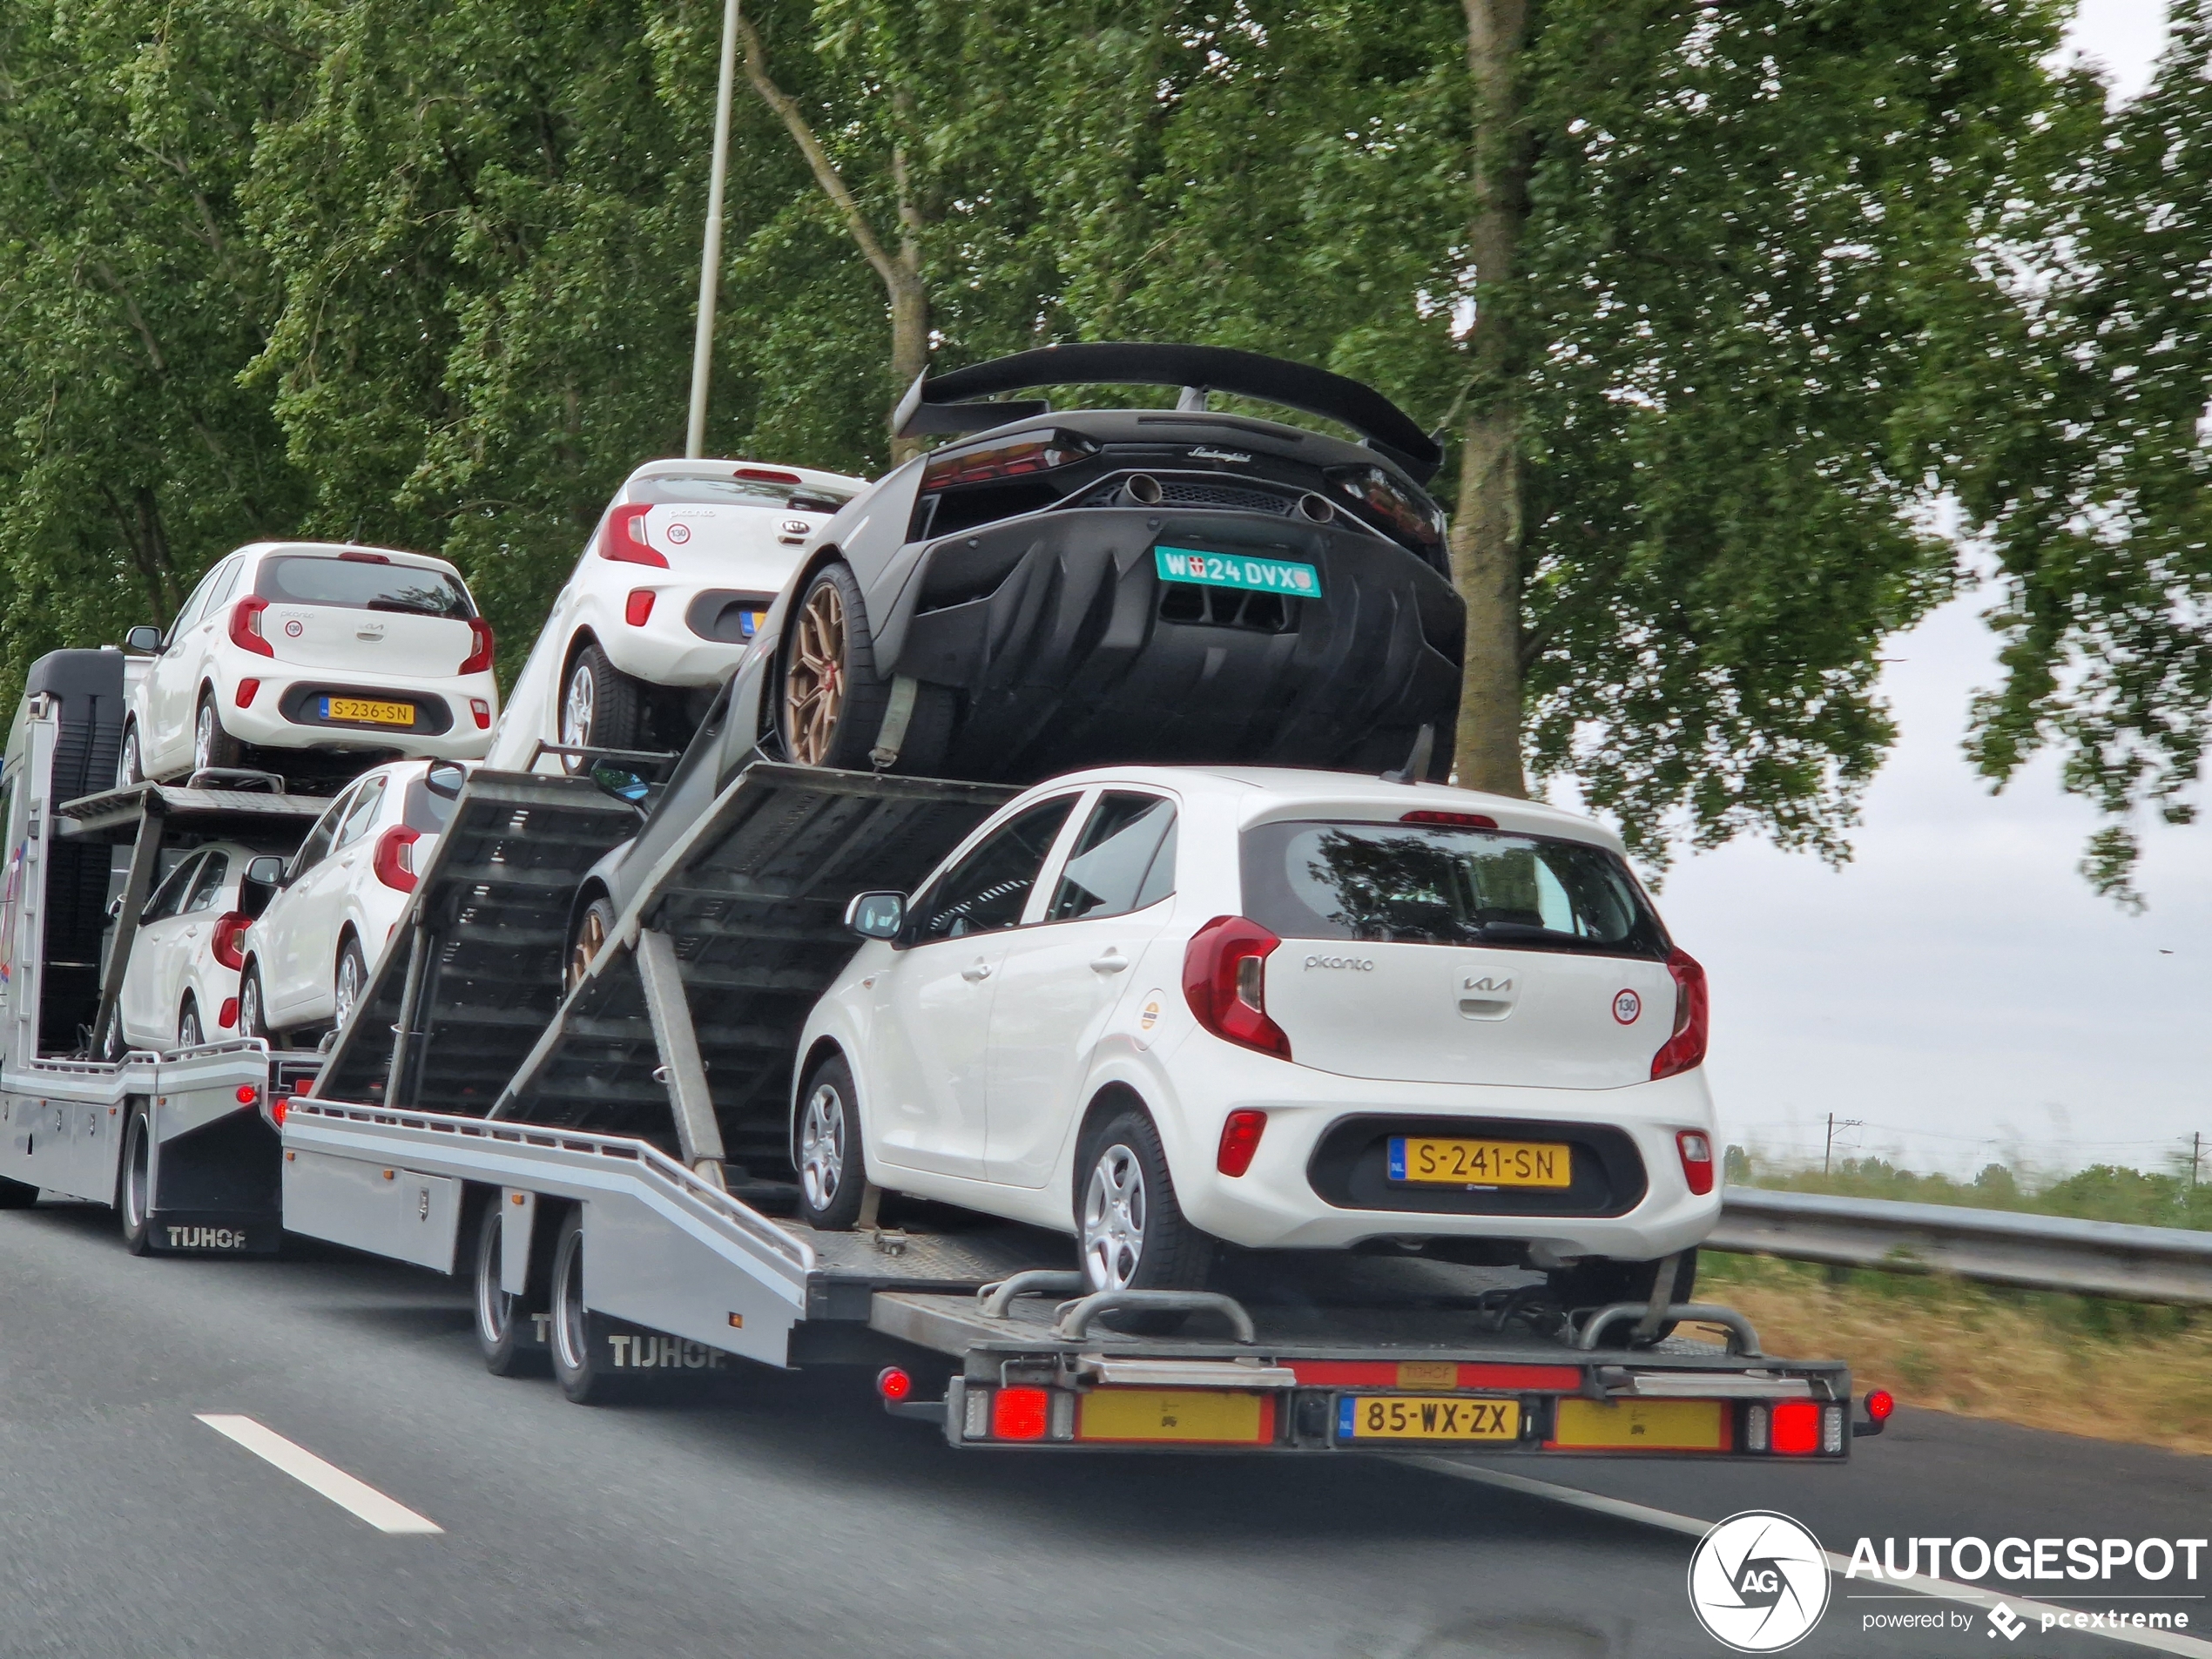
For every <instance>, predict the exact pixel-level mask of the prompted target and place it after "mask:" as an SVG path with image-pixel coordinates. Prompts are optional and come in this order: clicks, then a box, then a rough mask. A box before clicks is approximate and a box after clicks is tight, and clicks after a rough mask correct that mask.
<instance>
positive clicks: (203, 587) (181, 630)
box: [167, 565, 222, 645]
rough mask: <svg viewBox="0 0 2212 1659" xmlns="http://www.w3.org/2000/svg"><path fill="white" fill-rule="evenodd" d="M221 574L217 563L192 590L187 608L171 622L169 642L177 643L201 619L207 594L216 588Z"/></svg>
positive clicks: (180, 611)
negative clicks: (217, 579) (217, 578)
mask: <svg viewBox="0 0 2212 1659" xmlns="http://www.w3.org/2000/svg"><path fill="white" fill-rule="evenodd" d="M221 574H222V566H220V565H217V566H216V567H215V569H213V570H210V571H209V572H208V573H207V574H206V576H204V577H201V578H200V580H199V586H198V587H196V588H194V589H193V590H192V597H190V598H189V599H187V600H185V608H184V609H183V610H179V612H178V613H177V620H176V621H175V622H174V623H172V624H170V628H169V638H168V641H167V643H168V644H172V645H173V644H176V643H177V642H178V641H179V640H180V639H182V638H183V637H185V632H186V631H188V630H189V629H190V628H191V627H192V624H194V623H196V622H198V621H199V616H200V612H201V611H203V610H206V607H207V596H208V595H209V594H210V593H212V591H213V590H214V587H215V578H216V577H219V576H220V575H221Z"/></svg>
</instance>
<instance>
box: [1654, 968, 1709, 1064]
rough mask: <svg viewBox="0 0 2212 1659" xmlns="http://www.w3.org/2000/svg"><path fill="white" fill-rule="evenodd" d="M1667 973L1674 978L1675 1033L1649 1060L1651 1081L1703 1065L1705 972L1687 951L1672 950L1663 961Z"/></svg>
mask: <svg viewBox="0 0 2212 1659" xmlns="http://www.w3.org/2000/svg"><path fill="white" fill-rule="evenodd" d="M1667 971H1668V972H1669V974H1673V975H1674V976H1675V1031H1674V1035H1672V1036H1670V1037H1669V1038H1668V1039H1667V1041H1666V1043H1665V1045H1664V1046H1663V1047H1662V1048H1661V1049H1660V1050H1659V1052H1658V1053H1657V1054H1656V1055H1652V1056H1651V1075H1652V1076H1654V1077H1671V1076H1674V1075H1675V1074H1676V1072H1678V1071H1693V1070H1695V1069H1696V1068H1698V1067H1699V1066H1702V1065H1703V1064H1704V1063H1705V1022H1706V1012H1707V1008H1706V998H1705V970H1704V969H1703V968H1700V967H1699V966H1698V965H1697V962H1696V958H1695V957H1693V956H1691V955H1690V954H1689V952H1688V951H1686V950H1682V949H1676V950H1675V951H1674V952H1672V953H1671V954H1669V956H1668V958H1667Z"/></svg>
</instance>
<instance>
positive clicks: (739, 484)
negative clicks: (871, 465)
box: [630, 478, 853, 513]
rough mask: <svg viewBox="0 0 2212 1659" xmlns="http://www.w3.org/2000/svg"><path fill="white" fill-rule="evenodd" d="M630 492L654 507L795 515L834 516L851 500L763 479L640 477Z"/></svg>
mask: <svg viewBox="0 0 2212 1659" xmlns="http://www.w3.org/2000/svg"><path fill="white" fill-rule="evenodd" d="M630 493H631V496H634V497H635V498H636V499H637V500H638V501H639V502H644V503H646V504H648V505H651V506H654V507H686V506H688V507H780V508H782V509H786V511H789V512H794V513H833V512H835V511H836V510H837V509H839V508H840V507H842V506H844V505H845V503H846V502H848V501H851V500H852V499H853V495H852V492H851V491H850V490H845V489H825V488H824V487H823V486H822V485H820V484H779V483H773V482H770V481H768V480H766V479H765V478H640V479H639V480H638V481H637V482H636V483H634V484H632V485H631V487H630Z"/></svg>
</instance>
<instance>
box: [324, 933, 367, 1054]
mask: <svg viewBox="0 0 2212 1659" xmlns="http://www.w3.org/2000/svg"><path fill="white" fill-rule="evenodd" d="M349 981H350V984H351V990H350V992H349V991H348V989H347V986H348V983H349ZM367 992H368V961H367V960H366V959H365V958H364V957H363V956H362V955H361V941H360V940H358V939H355V938H354V936H353V935H352V934H347V937H346V942H345V943H344V944H342V945H341V946H340V947H339V948H338V966H337V968H336V969H335V970H334V972H333V973H332V974H331V976H330V1004H331V1029H333V1030H334V1031H343V1030H344V1029H345V1028H346V1022H347V1020H348V1019H350V1018H351V1017H352V1015H353V1012H354V1009H355V1008H358V1007H359V1006H360V1005H361V998H362V996H363V995H366V994H367Z"/></svg>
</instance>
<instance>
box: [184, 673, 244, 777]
mask: <svg viewBox="0 0 2212 1659" xmlns="http://www.w3.org/2000/svg"><path fill="white" fill-rule="evenodd" d="M243 752H244V745H242V744H240V743H239V740H238V739H237V738H234V737H233V736H231V734H230V733H229V732H226V731H224V730H223V715H222V711H221V710H219V709H218V708H217V707H216V706H215V694H214V693H213V692H212V691H202V692H201V693H200V694H199V712H198V713H197V714H195V715H194V716H193V717H192V771H193V772H206V770H208V769H209V768H210V767H217V768H221V767H228V766H235V765H238V763H239V756H240V755H241V754H242V753H243Z"/></svg>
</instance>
